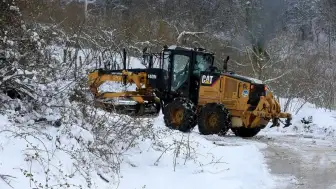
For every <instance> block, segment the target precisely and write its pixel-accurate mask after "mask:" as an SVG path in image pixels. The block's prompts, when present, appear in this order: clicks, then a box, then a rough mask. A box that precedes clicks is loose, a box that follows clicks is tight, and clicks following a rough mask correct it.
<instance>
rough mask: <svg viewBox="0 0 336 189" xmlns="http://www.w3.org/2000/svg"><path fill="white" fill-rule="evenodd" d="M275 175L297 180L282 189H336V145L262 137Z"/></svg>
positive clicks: (290, 181)
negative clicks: (291, 177) (292, 177)
mask: <svg viewBox="0 0 336 189" xmlns="http://www.w3.org/2000/svg"><path fill="white" fill-rule="evenodd" d="M253 140H255V141H258V142H263V143H266V144H267V148H265V149H264V150H263V152H264V154H265V157H266V159H267V161H268V165H269V168H270V169H271V173H273V174H274V175H277V176H294V177H295V180H294V179H292V180H290V179H288V180H284V182H285V183H283V184H284V186H279V188H278V189H336V142H335V141H333V140H322V139H313V138H310V137H307V136H306V137H304V136H290V135H288V136H263V135H261V136H258V137H257V138H255V139H253Z"/></svg>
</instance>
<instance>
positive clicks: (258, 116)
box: [243, 92, 292, 128]
mask: <svg viewBox="0 0 336 189" xmlns="http://www.w3.org/2000/svg"><path fill="white" fill-rule="evenodd" d="M281 118H284V119H286V120H285V122H282V121H281V120H280V119H281ZM291 120H292V115H291V114H290V113H286V112H281V107H280V104H279V102H277V101H276V100H275V98H274V96H273V93H272V92H269V93H268V94H267V95H266V96H261V97H260V101H259V103H258V105H257V106H256V107H255V109H254V110H251V109H250V110H247V111H245V112H244V113H243V122H244V125H245V126H247V127H248V128H257V127H260V125H264V126H266V125H267V124H268V123H269V121H272V123H273V124H272V125H271V127H279V126H280V123H279V122H282V123H283V124H284V128H285V127H289V126H290V125H292V123H291Z"/></svg>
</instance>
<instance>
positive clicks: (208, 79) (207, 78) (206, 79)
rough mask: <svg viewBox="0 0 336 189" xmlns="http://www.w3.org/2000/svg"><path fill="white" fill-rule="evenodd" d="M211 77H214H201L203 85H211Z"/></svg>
mask: <svg viewBox="0 0 336 189" xmlns="http://www.w3.org/2000/svg"><path fill="white" fill-rule="evenodd" d="M213 77H214V76H210V75H208V76H207V75H203V76H202V83H203V84H207V85H211V84H212V80H213Z"/></svg>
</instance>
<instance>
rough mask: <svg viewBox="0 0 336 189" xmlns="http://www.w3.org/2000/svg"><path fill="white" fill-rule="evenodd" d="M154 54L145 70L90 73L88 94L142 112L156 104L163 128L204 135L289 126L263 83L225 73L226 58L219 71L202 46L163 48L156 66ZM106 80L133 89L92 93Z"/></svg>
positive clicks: (286, 115) (252, 133)
mask: <svg viewBox="0 0 336 189" xmlns="http://www.w3.org/2000/svg"><path fill="white" fill-rule="evenodd" d="M153 55H154V53H153V54H152V53H145V54H144V60H146V61H147V62H148V67H147V68H146V69H136V70H134V69H124V70H113V71H109V72H104V73H105V74H99V73H98V72H99V71H97V70H96V71H94V72H92V73H91V74H90V76H89V78H90V81H89V83H90V86H91V91H92V92H93V93H94V94H95V95H96V96H97V97H99V98H100V99H105V100H106V99H113V98H120V97H127V98H130V99H131V100H132V102H133V105H132V106H135V107H137V112H140V113H142V112H144V111H145V110H146V108H147V107H151V106H154V107H155V108H154V112H152V113H156V115H157V114H158V113H159V111H160V109H162V112H163V114H164V122H165V125H166V126H167V127H169V128H171V129H176V130H180V131H182V132H188V131H190V130H191V129H193V128H194V127H195V126H196V125H198V129H199V132H200V133H201V134H204V135H208V134H221V135H225V134H226V133H227V131H228V130H229V129H231V130H232V131H233V132H234V133H235V134H236V135H237V136H240V137H252V136H255V135H256V134H257V133H258V132H259V131H260V130H261V129H263V128H265V127H266V126H267V125H268V123H269V122H271V121H272V123H273V124H272V126H279V125H280V124H279V121H281V120H280V119H281V118H285V119H286V121H285V123H284V125H285V127H288V126H290V125H291V123H290V121H291V119H292V117H291V114H289V113H285V112H281V109H280V105H279V103H278V102H277V101H276V100H275V98H274V97H273V94H272V92H270V91H267V86H266V85H265V84H263V83H262V82H261V81H259V80H257V79H254V78H249V77H245V76H241V75H238V74H235V73H233V72H229V71H227V62H228V60H229V57H228V58H227V59H226V60H225V62H224V67H223V70H219V69H218V68H217V67H214V54H213V53H210V52H207V51H206V50H204V49H201V48H196V49H192V48H187V47H179V46H170V47H167V46H165V47H164V49H163V50H162V51H161V52H160V53H155V55H158V57H159V62H158V63H157V64H156V65H154V62H153ZM100 72H102V71H100ZM107 80H112V81H118V82H123V83H124V84H127V83H136V90H135V91H134V92H128V91H123V92H119V93H107V94H98V93H97V92H96V90H95V89H96V88H97V86H98V85H100V84H101V83H102V82H103V81H107ZM126 109H127V108H126ZM139 110H141V111H139ZM147 112H150V111H147ZM149 114H151V113H149Z"/></svg>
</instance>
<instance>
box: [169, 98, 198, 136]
mask: <svg viewBox="0 0 336 189" xmlns="http://www.w3.org/2000/svg"><path fill="white" fill-rule="evenodd" d="M177 107H178V108H183V109H184V117H183V122H182V124H181V125H180V126H179V127H176V126H174V125H173V124H172V123H171V120H170V112H171V111H172V109H173V108H177ZM163 112H164V113H163V119H164V122H165V125H166V127H168V128H170V129H174V130H179V131H181V132H189V131H190V130H191V129H192V128H194V127H195V126H196V124H197V122H196V106H195V105H194V103H193V102H191V100H189V99H186V98H181V97H178V98H175V99H174V100H173V101H172V102H170V103H169V104H167V105H165V107H164V109H163Z"/></svg>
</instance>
